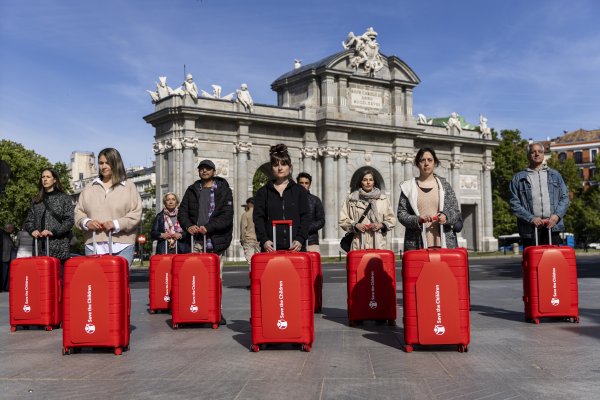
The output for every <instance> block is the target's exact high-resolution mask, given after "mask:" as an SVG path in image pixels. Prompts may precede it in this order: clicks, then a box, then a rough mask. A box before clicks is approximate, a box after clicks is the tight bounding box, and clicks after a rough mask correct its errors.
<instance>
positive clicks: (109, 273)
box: [63, 235, 131, 355]
mask: <svg viewBox="0 0 600 400" xmlns="http://www.w3.org/2000/svg"><path fill="white" fill-rule="evenodd" d="M111 241H112V237H111V236H110V235H109V243H110V242H111ZM94 242H95V240H94ZM111 246H112V244H111ZM64 280H65V287H64V290H63V315H64V320H63V355H64V354H71V353H72V352H73V350H75V349H80V348H82V347H107V348H113V349H114V353H115V354H116V355H120V354H121V353H122V351H123V350H127V349H129V330H130V313H131V293H130V289H129V265H128V263H127V260H126V259H125V258H123V257H119V256H113V255H92V256H85V257H73V258H70V259H69V260H68V261H67V262H66V263H65V277H64Z"/></svg>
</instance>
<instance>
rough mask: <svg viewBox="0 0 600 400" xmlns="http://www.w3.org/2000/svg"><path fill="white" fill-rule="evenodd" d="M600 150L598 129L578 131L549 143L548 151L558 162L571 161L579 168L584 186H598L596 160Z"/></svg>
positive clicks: (599, 130) (599, 132) (599, 131)
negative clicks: (553, 154)
mask: <svg viewBox="0 0 600 400" xmlns="http://www.w3.org/2000/svg"><path fill="white" fill-rule="evenodd" d="M599 149H600V129H595V130H589V131H588V130H585V129H578V130H576V131H573V132H569V133H566V134H564V135H563V136H561V137H559V138H556V139H554V140H553V141H552V142H551V143H550V150H551V152H552V153H555V154H556V155H557V157H558V159H559V160H561V161H564V160H567V159H571V158H572V159H573V160H574V161H575V164H576V165H577V167H578V168H579V174H580V175H579V176H580V177H581V178H582V179H583V184H584V186H597V185H598V180H599V179H598V172H599V171H596V158H597V157H598V151H599Z"/></svg>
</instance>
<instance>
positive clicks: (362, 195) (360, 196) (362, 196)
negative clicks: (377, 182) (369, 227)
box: [350, 187, 381, 222]
mask: <svg viewBox="0 0 600 400" xmlns="http://www.w3.org/2000/svg"><path fill="white" fill-rule="evenodd" d="M380 196H381V190H379V188H376V187H374V188H373V190H371V191H370V192H365V191H364V190H363V189H362V188H361V189H358V190H355V191H354V192H352V194H350V198H351V199H352V200H355V201H359V200H362V201H366V202H367V203H369V204H371V209H370V210H369V212H368V213H367V218H369V221H371V222H381V221H379V218H378V214H377V200H378V199H379V197H380Z"/></svg>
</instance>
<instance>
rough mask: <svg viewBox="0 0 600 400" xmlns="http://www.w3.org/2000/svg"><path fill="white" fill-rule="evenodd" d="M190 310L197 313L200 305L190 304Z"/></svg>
mask: <svg viewBox="0 0 600 400" xmlns="http://www.w3.org/2000/svg"><path fill="white" fill-rule="evenodd" d="M190 311H191V312H193V313H197V312H198V306H195V305H193V304H192V305H191V306H190Z"/></svg>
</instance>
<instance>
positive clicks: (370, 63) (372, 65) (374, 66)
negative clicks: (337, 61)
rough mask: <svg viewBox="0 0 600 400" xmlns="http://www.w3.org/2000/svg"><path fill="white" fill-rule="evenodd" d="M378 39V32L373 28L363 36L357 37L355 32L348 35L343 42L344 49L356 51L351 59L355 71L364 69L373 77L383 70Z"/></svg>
mask: <svg viewBox="0 0 600 400" xmlns="http://www.w3.org/2000/svg"><path fill="white" fill-rule="evenodd" d="M376 38H377V32H375V31H374V30H373V28H372V27H371V28H369V29H367V31H366V32H365V33H363V34H362V35H361V36H356V35H355V34H354V32H350V33H348V37H347V38H346V40H345V41H343V42H342V46H343V47H344V49H346V50H348V49H354V56H352V57H350V66H351V67H352V68H354V70H355V71H358V68H360V67H362V68H363V69H364V71H365V72H366V73H368V74H371V75H372V74H373V73H375V72H377V71H379V70H380V69H381V68H383V60H382V58H381V55H380V54H379V43H377V41H376Z"/></svg>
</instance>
